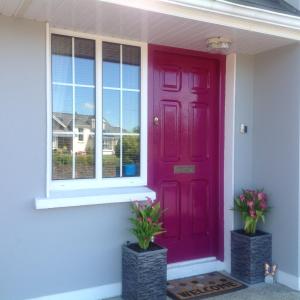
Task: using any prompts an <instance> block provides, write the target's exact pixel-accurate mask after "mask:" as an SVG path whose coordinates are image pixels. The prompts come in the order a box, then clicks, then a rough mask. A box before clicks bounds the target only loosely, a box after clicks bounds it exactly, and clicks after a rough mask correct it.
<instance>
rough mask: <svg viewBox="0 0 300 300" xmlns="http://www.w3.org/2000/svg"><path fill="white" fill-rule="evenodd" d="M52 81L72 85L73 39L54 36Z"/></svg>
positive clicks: (52, 43)
mask: <svg viewBox="0 0 300 300" xmlns="http://www.w3.org/2000/svg"><path fill="white" fill-rule="evenodd" d="M51 49H52V81H56V82H62V83H72V38H71V37H67V36H62V35H55V34H54V35H52V39H51Z"/></svg>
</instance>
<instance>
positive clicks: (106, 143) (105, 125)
mask: <svg viewBox="0 0 300 300" xmlns="http://www.w3.org/2000/svg"><path fill="white" fill-rule="evenodd" d="M102 129H103V131H104V132H105V131H106V132H115V133H117V132H120V127H115V126H112V125H111V124H110V123H109V122H108V121H107V120H106V119H104V118H103V121H102ZM118 141H119V136H115V137H114V136H109V137H108V136H105V135H104V136H103V143H102V145H103V146H102V147H103V149H102V151H103V155H115V154H116V153H115V151H116V145H117V144H118Z"/></svg>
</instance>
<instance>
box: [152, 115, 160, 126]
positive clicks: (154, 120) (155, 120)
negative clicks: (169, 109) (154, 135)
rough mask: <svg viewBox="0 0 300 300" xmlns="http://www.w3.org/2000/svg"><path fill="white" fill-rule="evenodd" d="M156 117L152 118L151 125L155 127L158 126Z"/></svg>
mask: <svg viewBox="0 0 300 300" xmlns="http://www.w3.org/2000/svg"><path fill="white" fill-rule="evenodd" d="M158 121H159V120H158V117H154V118H153V124H154V125H155V126H157V125H158Z"/></svg>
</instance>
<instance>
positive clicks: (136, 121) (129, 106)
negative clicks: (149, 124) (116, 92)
mask: <svg viewBox="0 0 300 300" xmlns="http://www.w3.org/2000/svg"><path fill="white" fill-rule="evenodd" d="M122 116H123V132H124V133H129V132H130V133H139V132H140V93H139V92H123V114H122Z"/></svg>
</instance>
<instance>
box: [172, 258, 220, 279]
mask: <svg viewBox="0 0 300 300" xmlns="http://www.w3.org/2000/svg"><path fill="white" fill-rule="evenodd" d="M224 267H225V264H224V263H223V262H221V261H219V260H217V259H216V258H215V257H208V258H203V259H196V260H190V261H184V262H180V263H174V264H168V270H167V274H168V275H167V277H168V280H173V279H178V278H184V277H190V276H195V275H199V274H205V273H210V272H214V271H223V270H224Z"/></svg>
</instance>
